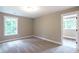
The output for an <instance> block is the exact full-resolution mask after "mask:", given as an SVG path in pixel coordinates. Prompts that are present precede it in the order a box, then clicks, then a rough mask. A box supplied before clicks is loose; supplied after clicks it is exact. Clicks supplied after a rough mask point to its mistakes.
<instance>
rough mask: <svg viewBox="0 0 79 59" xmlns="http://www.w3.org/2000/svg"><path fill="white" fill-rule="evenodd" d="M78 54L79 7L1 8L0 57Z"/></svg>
mask: <svg viewBox="0 0 79 59" xmlns="http://www.w3.org/2000/svg"><path fill="white" fill-rule="evenodd" d="M69 33H70V34H69ZM68 35H70V36H68ZM72 36H73V38H71V37H72ZM69 37H70V38H69ZM78 52H79V7H78V6H0V53H78Z"/></svg>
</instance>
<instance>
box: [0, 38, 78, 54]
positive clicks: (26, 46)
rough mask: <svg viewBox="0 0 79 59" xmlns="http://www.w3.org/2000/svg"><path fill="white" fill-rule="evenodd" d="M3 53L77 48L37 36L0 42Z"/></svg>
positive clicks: (51, 51)
mask: <svg viewBox="0 0 79 59" xmlns="http://www.w3.org/2000/svg"><path fill="white" fill-rule="evenodd" d="M0 52H1V53H72V52H78V51H76V49H75V48H71V47H67V46H60V45H57V44H54V43H51V42H48V41H45V40H41V39H38V38H35V37H31V38H28V39H21V40H15V41H10V42H5V43H1V44H0Z"/></svg>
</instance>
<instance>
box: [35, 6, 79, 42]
mask: <svg viewBox="0 0 79 59" xmlns="http://www.w3.org/2000/svg"><path fill="white" fill-rule="evenodd" d="M78 10H79V7H76V8H71V9H68V10H64V11H60V12H55V13H51V14H49V15H45V16H40V17H38V18H36V19H35V20H34V35H35V36H39V37H44V38H47V39H48V40H52V41H56V42H59V43H61V42H62V40H61V38H62V37H61V36H62V33H63V29H62V18H61V15H62V14H65V13H69V12H74V11H78Z"/></svg>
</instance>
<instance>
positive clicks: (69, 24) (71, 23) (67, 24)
mask: <svg viewBox="0 0 79 59" xmlns="http://www.w3.org/2000/svg"><path fill="white" fill-rule="evenodd" d="M64 29H76V18H75V17H74V18H65V19H64Z"/></svg>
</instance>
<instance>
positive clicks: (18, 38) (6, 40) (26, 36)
mask: <svg viewBox="0 0 79 59" xmlns="http://www.w3.org/2000/svg"><path fill="white" fill-rule="evenodd" d="M30 37H33V35H29V36H24V37H20V38H15V39H8V40H3V41H0V43H3V42H10V41H16V40H21V39H24V38H30Z"/></svg>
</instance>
